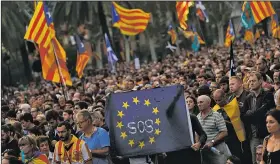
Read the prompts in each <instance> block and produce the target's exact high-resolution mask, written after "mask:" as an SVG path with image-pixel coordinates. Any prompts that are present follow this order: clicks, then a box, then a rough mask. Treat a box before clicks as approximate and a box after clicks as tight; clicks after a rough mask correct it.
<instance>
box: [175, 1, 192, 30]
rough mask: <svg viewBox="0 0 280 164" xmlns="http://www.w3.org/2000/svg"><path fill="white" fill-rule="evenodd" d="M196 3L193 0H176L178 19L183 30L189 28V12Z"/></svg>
mask: <svg viewBox="0 0 280 164" xmlns="http://www.w3.org/2000/svg"><path fill="white" fill-rule="evenodd" d="M192 5H194V3H193V2H192V1H182V2H176V11H177V16H178V20H179V23H180V27H181V28H182V29H183V30H186V29H187V28H188V25H187V23H186V21H187V20H188V14H189V12H190V9H189V8H190V7H191V6H192Z"/></svg>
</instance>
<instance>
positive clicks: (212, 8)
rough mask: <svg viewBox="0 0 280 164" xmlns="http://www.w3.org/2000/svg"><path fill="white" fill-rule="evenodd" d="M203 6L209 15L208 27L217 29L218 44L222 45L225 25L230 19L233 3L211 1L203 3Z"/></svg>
mask: <svg viewBox="0 0 280 164" xmlns="http://www.w3.org/2000/svg"><path fill="white" fill-rule="evenodd" d="M204 5H205V7H206V9H207V12H208V13H209V23H210V26H213V27H215V28H217V31H218V44H219V45H223V44H224V38H225V25H227V23H228V21H229V19H230V14H231V12H232V9H233V2H218V1H211V2H204ZM214 34H215V32H214ZM212 37H213V36H212Z"/></svg>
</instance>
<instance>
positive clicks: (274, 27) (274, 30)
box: [271, 14, 280, 39]
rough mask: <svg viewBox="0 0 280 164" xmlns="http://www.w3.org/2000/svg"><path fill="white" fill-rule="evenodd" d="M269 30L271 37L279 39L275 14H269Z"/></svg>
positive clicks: (279, 27) (279, 29)
mask: <svg viewBox="0 0 280 164" xmlns="http://www.w3.org/2000/svg"><path fill="white" fill-rule="evenodd" d="M271 32H272V37H274V38H278V39H280V26H279V22H278V16H277V14H274V15H273V16H271Z"/></svg>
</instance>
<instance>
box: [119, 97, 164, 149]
mask: <svg viewBox="0 0 280 164" xmlns="http://www.w3.org/2000/svg"><path fill="white" fill-rule="evenodd" d="M132 103H135V104H136V105H138V104H140V103H141V102H140V100H138V97H132ZM144 105H145V106H147V107H149V106H150V105H151V102H150V100H149V99H146V100H144ZM129 106H130V105H129V103H128V102H127V101H125V102H122V107H123V108H125V109H126V110H128V109H129ZM117 112H118V114H117V116H118V117H120V118H121V119H122V118H123V117H124V116H125V114H124V111H122V110H118V111H117ZM152 113H153V114H155V115H157V114H158V113H159V110H158V107H153V110H152ZM154 123H155V124H157V125H158V126H159V125H160V123H161V121H160V118H156V120H155V121H154ZM123 126H124V125H123V123H122V121H118V122H117V126H116V127H117V128H119V129H120V130H122V127H123ZM160 133H161V131H160V129H159V128H156V129H155V130H154V135H160ZM120 137H121V138H122V139H123V140H125V139H126V138H127V137H128V135H127V133H126V131H121V134H120ZM155 142H156V139H155V137H154V136H150V137H149V143H150V144H153V143H155ZM128 145H129V146H130V147H133V146H134V145H138V147H139V148H140V149H143V148H144V147H145V142H144V141H138V143H137V142H136V141H135V140H134V139H129V140H128Z"/></svg>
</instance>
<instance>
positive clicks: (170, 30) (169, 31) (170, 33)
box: [167, 25, 177, 44]
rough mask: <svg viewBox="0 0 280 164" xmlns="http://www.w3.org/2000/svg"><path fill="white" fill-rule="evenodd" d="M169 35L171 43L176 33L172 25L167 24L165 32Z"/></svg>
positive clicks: (173, 42)
mask: <svg viewBox="0 0 280 164" xmlns="http://www.w3.org/2000/svg"><path fill="white" fill-rule="evenodd" d="M167 33H168V34H169V35H170V37H171V43H172V44H175V42H176V40H177V34H176V31H175V29H174V28H173V27H172V25H169V27H168V32H167Z"/></svg>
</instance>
